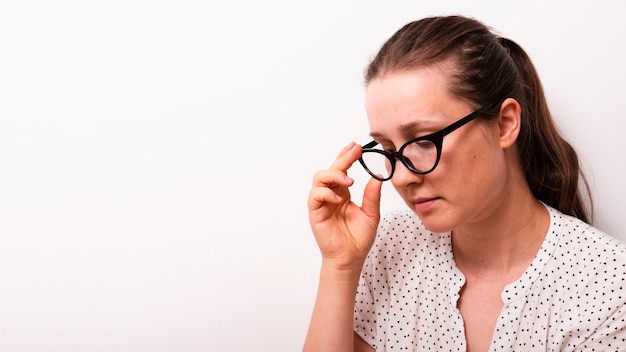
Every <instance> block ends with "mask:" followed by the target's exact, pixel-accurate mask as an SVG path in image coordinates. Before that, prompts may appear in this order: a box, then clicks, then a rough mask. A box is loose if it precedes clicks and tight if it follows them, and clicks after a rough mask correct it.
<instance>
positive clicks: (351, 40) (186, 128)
mask: <svg viewBox="0 0 626 352" xmlns="http://www.w3.org/2000/svg"><path fill="white" fill-rule="evenodd" d="M624 10H625V6H624V5H622V2H621V1H619V0H615V1H602V2H599V1H577V2H571V1H567V0H558V1H550V2H547V1H539V0H536V1H510V2H506V3H505V2H502V1H471V2H468V1H461V0H459V1H432V2H426V1H387V2H380V1H343V2H336V1H329V0H323V1H316V2H309V3H299V4H298V3H296V2H294V1H279V0H268V1H252V0H247V1H244V2H226V1H223V2H219V5H217V4H215V5H214V4H212V3H210V2H207V1H200V0H182V1H171V0H170V1H147V0H123V1H122V0H112V1H79V0H59V1H54V2H50V1H43V0H39V1H35V0H29V1H19V2H16V1H14V2H12V3H9V2H8V1H4V2H3V3H2V4H1V5H0V350H2V351H12V352H18V351H29V352H30V351H38V352H44V351H45V352H47V351H63V352H73V351H103V352H104V351H107V352H111V351H151V352H156V351H187V352H194V351H247V350H254V351H295V350H299V349H300V346H301V343H302V341H303V339H304V334H305V331H306V327H307V324H308V319H309V316H310V310H311V307H312V305H313V300H314V296H315V289H316V283H317V271H318V266H319V257H318V251H317V247H316V245H315V242H314V240H313V238H312V235H311V234H310V232H309V227H308V223H307V214H306V197H307V193H308V188H309V184H310V181H311V178H312V175H313V172H314V171H315V170H317V169H320V168H325V167H327V166H328V165H330V163H331V162H332V160H333V159H334V156H335V155H336V153H337V152H338V150H339V149H340V148H341V147H342V146H343V145H345V144H346V143H348V142H349V141H351V140H356V141H357V142H365V141H366V140H367V133H368V127H367V122H366V118H365V114H364V109H363V87H362V85H361V82H362V77H361V73H362V69H363V67H364V66H365V64H366V63H367V61H368V59H369V58H370V56H371V55H373V54H374V52H375V51H376V50H377V48H378V47H379V45H380V44H382V42H383V41H384V40H385V39H386V38H387V37H388V36H390V35H391V34H392V33H393V32H394V31H395V30H396V29H398V28H399V27H400V26H401V25H403V24H405V23H406V22H408V21H410V20H414V19H418V18H421V17H424V16H427V15H435V14H450V13H460V14H465V15H470V16H475V17H477V18H478V19H480V20H483V21H484V22H486V23H488V24H489V25H491V26H493V27H495V28H496V29H497V30H499V31H500V32H501V33H502V34H504V35H506V36H509V37H511V38H513V39H514V40H516V41H517V42H519V43H520V44H521V45H522V46H523V47H525V48H526V49H527V51H528V52H529V54H530V55H531V57H532V58H533V59H534V61H535V63H536V66H537V68H538V70H539V72H540V74H541V76H542V77H543V81H544V84H545V88H546V90H547V94H548V96H549V101H550V103H551V104H552V108H553V111H554V113H555V115H556V118H557V120H558V123H559V125H560V127H561V128H562V130H563V132H564V133H565V135H566V136H567V137H568V138H569V139H570V140H571V141H572V142H573V144H574V145H575V146H576V147H577V148H578V150H579V152H580V154H581V156H582V157H583V159H584V162H585V165H586V167H587V168H588V169H589V170H590V176H591V179H592V183H593V188H594V192H595V200H596V209H597V222H596V225H597V226H598V227H599V228H601V229H603V230H605V231H607V232H609V233H611V234H613V235H615V236H617V237H620V238H622V239H626V233H625V232H624V229H625V228H626V217H625V216H624V215H623V210H622V208H621V206H623V205H622V204H621V202H622V201H623V200H624V199H626V185H625V184H624V181H623V180H624V178H625V177H626V166H625V162H624V159H625V156H626V155H625V146H626V145H625V143H626V142H625V137H624V136H625V134H626V104H624V97H626V65H624V62H626V53H625V52H624V38H625V36H626V23H625V22H624V21H623V18H622V16H623V13H624ZM352 175H353V176H354V177H356V178H357V182H358V183H359V184H358V185H357V186H355V189H356V193H358V191H359V189H360V188H359V187H362V183H363V181H364V180H366V175H365V174H364V173H363V172H362V170H359V169H358V168H355V169H354V170H353V172H352ZM385 187H387V188H385V195H384V197H385V200H384V210H389V209H391V208H394V207H397V206H402V205H401V203H400V202H399V201H398V200H397V199H396V198H395V197H394V193H393V190H392V189H391V187H389V186H385ZM357 197H360V196H357Z"/></svg>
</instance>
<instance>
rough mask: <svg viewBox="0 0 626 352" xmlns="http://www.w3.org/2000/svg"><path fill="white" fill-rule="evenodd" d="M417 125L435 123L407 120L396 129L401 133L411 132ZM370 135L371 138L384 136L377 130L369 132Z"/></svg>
mask: <svg viewBox="0 0 626 352" xmlns="http://www.w3.org/2000/svg"><path fill="white" fill-rule="evenodd" d="M418 125H423V126H425V127H430V126H435V124H434V123H433V122H432V121H421V122H418V121H411V122H407V123H405V124H402V125H400V126H399V127H398V130H399V131H401V132H403V133H405V134H408V133H407V132H413V131H414V130H415V129H416V127H417V126H418ZM370 136H371V137H372V138H381V137H385V136H384V135H383V134H382V133H379V132H376V131H372V132H370Z"/></svg>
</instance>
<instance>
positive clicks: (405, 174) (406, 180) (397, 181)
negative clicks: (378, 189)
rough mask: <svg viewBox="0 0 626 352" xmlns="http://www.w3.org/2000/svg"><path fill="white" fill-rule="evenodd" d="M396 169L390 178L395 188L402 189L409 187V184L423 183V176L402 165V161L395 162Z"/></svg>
mask: <svg viewBox="0 0 626 352" xmlns="http://www.w3.org/2000/svg"><path fill="white" fill-rule="evenodd" d="M395 162H396V168H395V170H394V172H393V176H392V177H391V182H392V183H393V185H394V186H395V187H402V186H406V185H409V184H411V183H422V182H424V175H420V174H417V173H415V172H413V171H411V170H409V168H407V167H406V165H404V163H403V162H402V161H400V160H399V159H396V160H395Z"/></svg>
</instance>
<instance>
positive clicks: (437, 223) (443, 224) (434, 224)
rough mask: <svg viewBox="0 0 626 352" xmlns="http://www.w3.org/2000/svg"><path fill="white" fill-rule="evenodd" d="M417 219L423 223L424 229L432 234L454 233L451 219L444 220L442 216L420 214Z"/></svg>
mask: <svg viewBox="0 0 626 352" xmlns="http://www.w3.org/2000/svg"><path fill="white" fill-rule="evenodd" d="M416 214H417V217H418V218H419V219H420V220H421V221H422V224H424V227H426V228H427V229H428V231H430V232H432V233H447V232H450V231H452V229H453V224H452V222H451V221H450V219H442V218H441V216H437V215H435V214H432V213H431V214H419V213H416Z"/></svg>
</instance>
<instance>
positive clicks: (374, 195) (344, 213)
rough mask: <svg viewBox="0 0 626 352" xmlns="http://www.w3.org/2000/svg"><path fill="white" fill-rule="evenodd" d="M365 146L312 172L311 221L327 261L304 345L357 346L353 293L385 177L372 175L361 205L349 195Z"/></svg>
mask: <svg viewBox="0 0 626 352" xmlns="http://www.w3.org/2000/svg"><path fill="white" fill-rule="evenodd" d="M360 155H361V147H360V146H358V145H356V144H355V143H351V144H350V145H348V146H347V147H345V148H344V149H343V150H342V151H341V152H340V153H339V155H338V156H337V159H336V160H335V162H334V163H333V165H332V166H331V167H330V169H328V170H324V171H320V172H318V173H317V174H316V175H315V177H314V178H313V186H312V189H311V192H310V194H309V201H308V206H309V221H310V223H311V229H312V230H313V234H314V235H315V240H316V241H317V244H318V246H319V248H320V251H321V254H322V267H321V271H320V280H319V286H318V291H317V298H316V301H315V306H314V308H313V314H312V317H311V323H310V325H309V330H308V333H307V337H306V341H305V345H304V351H324V352H331V351H343V352H348V351H350V352H352V351H354V350H355V343H354V330H353V319H354V298H355V296H356V289H357V285H358V283H359V277H360V274H361V269H362V266H363V263H364V261H365V258H366V256H367V253H368V252H369V250H370V248H371V246H372V243H373V242H374V238H375V237H376V228H377V226H378V221H379V220H380V189H381V182H380V181H377V180H375V179H371V180H370V181H369V182H368V184H367V185H366V187H365V190H364V195H363V202H362V205H361V206H360V207H359V206H357V205H356V204H354V203H353V202H352V201H351V199H350V192H349V190H348V187H350V186H351V185H352V184H353V182H354V181H353V180H352V179H351V178H349V177H348V176H347V170H348V168H349V167H350V166H351V165H352V164H353V163H354V162H355V161H356V160H358V159H359V157H360Z"/></svg>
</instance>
